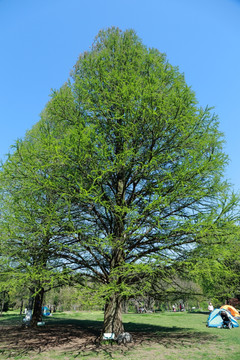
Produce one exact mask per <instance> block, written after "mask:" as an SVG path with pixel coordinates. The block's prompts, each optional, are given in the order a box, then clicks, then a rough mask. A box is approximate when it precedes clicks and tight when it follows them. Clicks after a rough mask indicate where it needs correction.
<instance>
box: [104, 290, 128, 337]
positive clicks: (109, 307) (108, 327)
mask: <svg viewBox="0 0 240 360" xmlns="http://www.w3.org/2000/svg"><path fill="white" fill-rule="evenodd" d="M123 332H124V327H123V323H122V299H121V296H120V295H118V294H113V295H112V296H111V298H110V299H109V300H108V301H107V302H106V304H105V311H104V325H103V333H114V334H115V337H117V336H118V335H119V334H121V333H123Z"/></svg>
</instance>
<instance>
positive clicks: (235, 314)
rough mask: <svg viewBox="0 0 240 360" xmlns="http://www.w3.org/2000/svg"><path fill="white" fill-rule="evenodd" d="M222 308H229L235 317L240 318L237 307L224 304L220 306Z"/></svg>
mask: <svg viewBox="0 0 240 360" xmlns="http://www.w3.org/2000/svg"><path fill="white" fill-rule="evenodd" d="M220 309H225V310H228V311H229V312H230V313H231V315H232V316H233V317H235V318H239V319H240V314H239V312H238V311H237V309H235V307H233V306H231V305H223V306H221V307H220Z"/></svg>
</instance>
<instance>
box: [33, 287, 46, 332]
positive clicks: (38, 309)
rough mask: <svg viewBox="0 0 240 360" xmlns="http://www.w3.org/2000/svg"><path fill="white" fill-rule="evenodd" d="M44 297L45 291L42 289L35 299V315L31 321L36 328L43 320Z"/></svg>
mask: <svg viewBox="0 0 240 360" xmlns="http://www.w3.org/2000/svg"><path fill="white" fill-rule="evenodd" d="M43 296H44V289H43V288H41V290H40V291H39V292H38V293H37V294H36V296H35V299H34V306H33V315H32V321H31V326H32V327H36V326H37V323H38V322H39V321H41V320H42V304H43Z"/></svg>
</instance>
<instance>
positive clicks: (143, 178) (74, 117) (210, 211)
mask: <svg viewBox="0 0 240 360" xmlns="http://www.w3.org/2000/svg"><path fill="white" fill-rule="evenodd" d="M56 129H57V130H56ZM38 134H44V136H41V135H36V133H35V135H34V136H32V141H33V142H34V141H35V142H36V141H38V142H40V143H41V146H39V147H38V148H39V149H41V151H40V154H42V153H43V152H44V153H45V155H46V154H47V153H48V154H49V155H48V156H49V158H48V160H47V161H46V164H45V166H44V167H43V165H41V169H42V168H44V169H45V170H46V169H47V174H48V176H47V177H46V179H45V181H43V182H41V186H40V184H39V188H41V187H42V189H44V191H51V192H53V193H54V194H55V196H57V195H59V196H60V197H61V199H64V201H66V204H67V206H68V209H69V212H68V217H69V223H70V224H71V226H69V227H68V231H67V232H66V233H65V235H63V237H64V236H65V240H64V241H63V243H62V244H63V245H62V246H61V248H58V256H59V257H61V258H62V259H65V261H66V264H68V265H69V266H72V267H73V268H74V269H78V271H79V272H81V273H82V274H84V276H88V277H90V278H92V279H93V280H97V281H98V282H99V284H102V287H100V289H101V295H102V296H104V298H105V300H106V302H105V314H104V327H103V331H104V332H108V333H115V334H116V335H118V334H119V333H121V332H122V331H123V324H122V318H121V303H122V300H123V298H125V297H126V296H131V295H132V293H133V292H134V291H135V290H136V289H137V288H139V287H136V286H134V284H135V283H136V282H139V281H141V278H142V277H144V276H145V274H148V276H150V275H151V273H152V274H156V273H158V274H159V276H162V277H163V279H164V276H165V275H164V274H165V273H168V272H169V271H170V270H169V269H170V268H174V267H175V268H176V269H177V266H176V265H178V264H182V262H183V261H186V260H187V259H188V255H189V254H190V253H191V251H192V250H194V248H195V247H196V246H197V245H198V246H199V245H201V246H208V239H210V238H211V241H212V239H216V240H217V241H221V242H224V239H225V237H226V236H227V235H228V234H229V233H231V232H233V231H234V226H232V224H233V223H234V220H235V219H234V217H230V218H229V217H228V214H229V213H230V212H231V211H232V210H233V207H234V205H235V199H232V198H231V197H229V199H225V202H223V201H222V198H223V194H224V193H227V189H228V184H227V183H226V182H223V181H222V177H223V170H224V167H225V165H226V164H227V157H226V155H225V154H224V153H223V150H222V144H223V138H222V134H221V133H220V132H219V130H218V120H217V117H216V116H215V115H214V114H213V113H212V110H211V109H209V108H208V107H207V108H205V109H202V108H201V107H199V106H198V104H197V100H196V97H195V94H194V92H193V91H192V90H191V88H190V87H189V86H187V84H186V83H185V80H184V76H183V75H182V74H180V73H179V71H178V69H177V68H175V67H173V66H171V65H170V64H169V63H168V61H167V60H166V57H165V55H163V54H161V53H160V52H159V51H158V50H156V49H148V48H147V47H145V46H144V45H143V44H142V42H141V40H140V39H139V38H138V37H137V36H136V34H135V32H134V31H132V30H127V31H125V32H122V31H120V30H119V29H116V28H111V29H108V30H106V31H101V32H100V33H99V34H98V36H97V38H96V40H95V42H94V44H93V46H92V48H91V50H90V51H89V52H85V53H84V54H83V55H81V56H80V57H79V60H78V61H77V63H76V66H75V68H74V71H73V72H72V77H71V79H70V80H69V82H68V83H66V84H65V85H64V86H63V87H62V88H61V89H60V90H59V91H55V92H54V93H53V96H52V99H51V100H50V102H49V103H48V105H47V106H46V109H45V111H44V113H43V114H42V119H41V121H40V123H39V128H38ZM29 136H31V134H30V135H29ZM46 149H47V150H46ZM46 156H47V155H46ZM50 159H51V161H50ZM38 166H39V165H38V164H37V162H36V166H35V170H34V171H32V173H29V181H33V182H36V179H37V177H36V176H35V174H36V173H38V171H39V169H38ZM231 214H232V213H231ZM165 270H166V272H165ZM154 276H155V275H154ZM131 289H132V290H131Z"/></svg>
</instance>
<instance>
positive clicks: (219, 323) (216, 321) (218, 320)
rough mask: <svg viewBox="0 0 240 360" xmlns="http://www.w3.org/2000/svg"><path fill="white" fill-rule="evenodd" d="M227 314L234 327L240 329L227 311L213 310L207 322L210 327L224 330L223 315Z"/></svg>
mask: <svg viewBox="0 0 240 360" xmlns="http://www.w3.org/2000/svg"><path fill="white" fill-rule="evenodd" d="M225 312H226V313H227V315H228V317H229V320H230V321H231V324H232V327H239V325H238V322H237V320H236V319H234V317H233V316H232V315H231V313H230V312H229V311H228V310H225V309H215V310H213V311H212V312H211V313H210V315H209V317H208V320H207V326H208V327H215V328H222V327H223V318H222V316H221V313H225Z"/></svg>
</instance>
